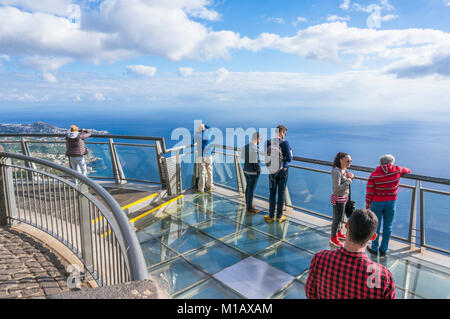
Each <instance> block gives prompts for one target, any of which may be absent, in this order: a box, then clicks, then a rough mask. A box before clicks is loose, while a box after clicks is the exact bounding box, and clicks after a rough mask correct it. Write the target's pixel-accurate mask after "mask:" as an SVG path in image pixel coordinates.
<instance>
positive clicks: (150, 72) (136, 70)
mask: <svg viewBox="0 0 450 319" xmlns="http://www.w3.org/2000/svg"><path fill="white" fill-rule="evenodd" d="M126 69H127V72H128V73H129V74H132V75H136V76H146V77H150V78H151V77H153V76H155V73H156V71H157V70H158V69H157V68H155V67H154V66H147V65H127V67H126Z"/></svg>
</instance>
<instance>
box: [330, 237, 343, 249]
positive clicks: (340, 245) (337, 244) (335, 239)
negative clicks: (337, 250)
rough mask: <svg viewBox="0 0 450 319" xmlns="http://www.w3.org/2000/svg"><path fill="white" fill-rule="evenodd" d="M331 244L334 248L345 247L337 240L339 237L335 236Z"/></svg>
mask: <svg viewBox="0 0 450 319" xmlns="http://www.w3.org/2000/svg"><path fill="white" fill-rule="evenodd" d="M330 243H331V244H332V245H334V246H337V247H344V245H343V244H342V243H341V242H340V241H339V239H338V238H337V236H333V237H331V239H330Z"/></svg>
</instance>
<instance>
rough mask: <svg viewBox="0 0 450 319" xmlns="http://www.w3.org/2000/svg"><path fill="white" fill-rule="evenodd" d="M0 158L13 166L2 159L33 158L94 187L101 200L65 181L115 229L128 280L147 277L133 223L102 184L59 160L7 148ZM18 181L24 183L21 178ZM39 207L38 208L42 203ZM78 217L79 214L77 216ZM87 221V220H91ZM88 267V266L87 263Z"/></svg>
mask: <svg viewBox="0 0 450 319" xmlns="http://www.w3.org/2000/svg"><path fill="white" fill-rule="evenodd" d="M0 159H1V161H0V165H1V166H3V168H8V167H9V168H11V169H13V168H14V167H16V168H17V167H18V166H17V165H10V164H5V163H4V162H5V159H15V160H20V161H24V162H32V163H35V164H39V165H43V166H45V167H47V168H51V169H54V170H57V171H60V172H62V173H63V174H64V175H65V176H69V178H74V179H76V180H78V181H79V182H80V185H82V184H84V185H86V186H87V187H88V188H89V189H91V190H93V191H94V192H95V194H96V195H97V196H98V199H101V201H102V202H103V204H102V203H99V202H98V199H97V198H92V195H91V194H89V193H84V194H81V192H80V189H81V188H80V187H76V186H75V185H74V184H73V183H71V182H69V181H67V180H66V181H65V182H64V183H65V184H66V185H67V186H68V187H71V188H72V189H73V190H74V191H76V192H78V193H77V194H78V195H79V196H82V197H83V198H87V199H88V200H89V203H94V204H95V205H96V206H97V208H99V210H98V211H99V213H100V214H101V215H100V216H101V218H105V219H106V221H107V222H108V223H109V224H108V225H106V226H107V228H109V227H111V228H112V230H113V231H114V235H115V236H116V238H117V240H118V242H119V245H120V249H121V251H122V254H123V256H125V257H126V258H125V263H126V267H127V270H128V274H129V278H130V280H131V281H134V280H145V279H147V276H148V275H147V269H146V263H145V259H144V256H143V253H142V249H141V247H140V245H139V242H138V239H137V237H136V234H135V232H134V230H133V228H132V225H131V224H130V222H129V221H128V219H127V217H126V216H125V214H124V213H123V210H122V209H121V207H120V206H119V204H118V203H117V201H116V200H115V199H114V198H113V197H112V196H111V195H110V194H109V193H108V192H107V191H106V190H105V189H104V188H103V187H101V186H100V185H99V184H97V183H95V182H94V181H92V180H91V179H89V178H87V177H85V176H83V175H82V174H79V173H78V172H77V171H74V170H72V169H70V168H67V167H64V166H61V165H59V164H56V163H53V162H50V161H47V160H43V159H39V158H34V157H30V156H25V155H21V154H15V153H7V152H0ZM20 169H21V170H23V171H25V172H27V171H28V172H29V173H31V174H33V173H34V174H42V175H46V176H48V178H55V180H57V179H59V180H61V179H60V178H59V177H58V176H53V177H52V174H50V173H47V172H44V171H39V170H38V169H33V168H29V167H25V166H23V167H20ZM21 173H22V171H21ZM10 175H11V176H12V174H10ZM16 175H17V174H16ZM4 176H5V174H4ZM44 182H45V179H44ZM21 184H23V181H21ZM18 185H19V184H18V182H17V185H16V187H18ZM21 186H22V187H23V185H21ZM33 186H34V184H33ZM27 187H29V186H28V185H27ZM45 190H46V189H44V191H45ZM40 191H41V190H40V188H39V192H40ZM11 192H12V193H11ZM16 192H17V193H18V190H17V189H16ZM34 192H35V190H34V189H33V193H34ZM49 192H50V190H49ZM10 194H14V191H13V190H10ZM64 195H65V193H64ZM60 196H61V194H60ZM6 199H8V197H6ZM89 203H88V204H89ZM35 205H36V204H35ZM55 205H56V203H55ZM89 205H91V204H89ZM104 205H106V207H107V209H106V210H105V208H104ZM30 206H31V205H30ZM74 206H75V204H74ZM39 209H41V207H40V208H39ZM11 213H13V212H11V211H10V212H9V214H10V216H8V217H9V218H12V216H11ZM35 213H36V212H35ZM83 213H85V212H82V211H81V209H80V214H83ZM78 217H79V218H81V217H80V216H78ZM84 218H86V216H84ZM12 219H13V218H12ZM41 219H42V217H41ZM21 221H22V222H23V221H24V220H21ZM35 222H36V223H37V220H35ZM52 222H53V221H52ZM88 222H90V220H89V221H88ZM80 231H81V230H80ZM89 236H91V234H89ZM56 238H57V239H58V240H60V238H58V237H56ZM65 244H66V245H67V244H70V245H68V246H71V243H65ZM97 253H98V251H97ZM105 254H106V253H105ZM82 255H83V252H82ZM84 261H85V260H84ZM85 265H86V264H85ZM86 266H91V265H86ZM87 269H89V267H88V268H87Z"/></svg>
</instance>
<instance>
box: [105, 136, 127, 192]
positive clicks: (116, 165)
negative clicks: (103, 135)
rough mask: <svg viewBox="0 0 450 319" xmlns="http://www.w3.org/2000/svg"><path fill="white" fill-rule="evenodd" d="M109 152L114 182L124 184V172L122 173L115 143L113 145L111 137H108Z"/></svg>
mask: <svg viewBox="0 0 450 319" xmlns="http://www.w3.org/2000/svg"><path fill="white" fill-rule="evenodd" d="M109 152H110V154H111V164H112V170H113V174H114V180H115V181H116V184H126V182H127V181H126V179H125V174H124V173H123V170H122V165H120V161H119V156H118V155H117V150H116V145H114V141H113V139H112V138H110V139H109Z"/></svg>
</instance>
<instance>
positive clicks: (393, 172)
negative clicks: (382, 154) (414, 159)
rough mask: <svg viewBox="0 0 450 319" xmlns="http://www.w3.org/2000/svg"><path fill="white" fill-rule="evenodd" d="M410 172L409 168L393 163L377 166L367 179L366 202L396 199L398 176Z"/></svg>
mask: <svg viewBox="0 0 450 319" xmlns="http://www.w3.org/2000/svg"><path fill="white" fill-rule="evenodd" d="M410 173H411V170H410V169H409V168H405V167H400V166H397V165H393V164H386V165H381V166H378V167H377V168H376V170H375V171H374V172H372V174H370V177H369V180H368V181H367V192H366V203H367V204H370V203H371V202H385V201H392V200H396V199H397V197H398V188H399V184H400V177H401V176H402V175H404V174H410Z"/></svg>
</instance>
